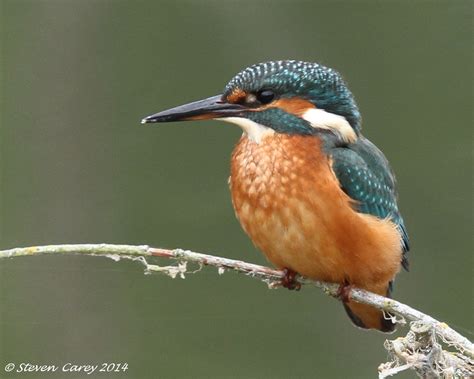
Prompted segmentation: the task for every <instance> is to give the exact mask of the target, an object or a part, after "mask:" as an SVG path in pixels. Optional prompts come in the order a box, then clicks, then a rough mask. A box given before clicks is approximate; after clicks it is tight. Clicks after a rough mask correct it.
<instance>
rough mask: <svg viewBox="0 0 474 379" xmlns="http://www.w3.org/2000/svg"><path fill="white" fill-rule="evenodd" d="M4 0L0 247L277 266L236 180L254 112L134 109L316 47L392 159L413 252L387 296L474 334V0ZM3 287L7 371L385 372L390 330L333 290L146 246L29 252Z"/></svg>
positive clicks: (164, 374) (174, 101) (216, 87)
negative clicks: (11, 366) (164, 120)
mask: <svg viewBox="0 0 474 379" xmlns="http://www.w3.org/2000/svg"><path fill="white" fill-rule="evenodd" d="M0 4H1V12H2V13H1V22H0V24H1V38H0V40H1V43H2V50H1V54H2V56H1V74H2V83H1V98H2V103H1V107H2V109H1V131H0V132H1V135H0V137H1V162H0V169H1V213H0V216H1V219H0V222H1V233H0V248H10V247H15V246H28V245H37V244H56V243H82V242H83V243H85V242H90V243H95V242H110V243H128V244H150V245H153V246H159V247H182V248H188V249H193V250H195V251H200V252H208V253H214V254H217V255H223V256H227V257H232V258H237V259H244V260H247V261H252V262H257V263H262V264H264V263H265V260H264V258H263V257H262V256H261V255H260V253H258V252H257V251H256V249H255V248H254V247H253V246H252V244H251V243H250V241H249V240H248V239H247V237H246V236H245V235H244V233H243V232H242V230H241V229H240V226H239V225H238V222H237V221H236V219H235V217H234V213H233V210H232V207H231V202H230V197H229V194H228V189H227V176H228V171H229V155H230V152H231V150H232V148H233V145H234V144H235V143H236V141H237V139H238V138H239V136H240V134H241V131H240V130H239V129H238V128H237V127H235V126H231V125H229V124H224V123H219V122H201V123H197V122H196V123H183V124H170V125H165V126H162V127H155V126H142V125H140V120H141V118H142V117H143V116H146V115H148V114H150V113H154V112H156V111H159V110H162V109H165V108H167V107H170V106H173V105H178V104H182V103H184V102H188V101H191V100H196V99H199V98H202V97H207V96H211V95H214V94H217V93H219V92H220V91H221V90H222V89H223V87H224V85H225V84H226V82H227V81H228V80H229V79H230V78H231V77H232V76H233V75H234V74H235V73H236V72H238V71H239V70H241V69H242V68H244V67H246V66H248V65H250V64H252V63H256V62H260V61H265V60H270V59H284V58H292V59H301V60H307V61H318V62H321V63H323V64H325V65H328V66H331V67H334V68H336V69H338V70H339V71H341V72H342V73H343V75H344V77H345V78H346V80H347V81H348V82H349V85H350V88H351V89H352V91H353V92H354V94H355V95H356V98H357V100H358V103H359V106H360V108H361V111H362V114H363V117H364V125H363V126H364V132H365V135H366V136H368V137H369V138H370V139H371V140H372V141H374V142H375V143H376V144H377V145H378V146H379V147H380V148H381V149H382V150H383V151H384V152H385V154H386V155H387V157H388V158H389V160H390V162H391V164H392V166H393V167H394V169H395V171H396V173H397V177H398V180H399V188H400V198H401V200H400V205H401V209H402V212H403V214H404V217H405V220H406V224H407V227H408V230H409V233H410V236H411V240H412V252H411V253H410V260H411V267H412V269H411V272H410V273H408V274H407V273H402V274H401V275H400V276H399V277H398V278H397V281H396V288H395V297H396V298H397V299H399V300H401V301H403V302H406V303H408V304H411V305H413V306H415V307H417V308H418V309H420V310H422V311H425V312H427V313H429V314H431V315H432V316H434V317H437V318H440V319H442V320H444V321H446V322H448V323H450V324H451V325H453V326H455V327H457V328H458V330H460V331H461V332H462V333H463V334H465V335H466V336H468V337H469V338H472V336H473V335H472V333H471V332H469V330H472V325H473V323H472V315H471V310H472V298H473V296H472V295H473V294H472V288H473V286H472V279H471V275H472V268H473V265H472V263H473V262H472V239H471V233H472V226H473V225H472V221H473V217H472V197H471V191H472V132H471V130H472V113H471V110H470V109H471V107H472V103H473V98H472V97H473V96H472V82H471V81H472V55H471V48H472V3H471V2H470V1H450V2H448V1H446V2H425V1H423V2H421V1H418V2H408V1H403V2H379V1H357V2H356V1H353V2H350V1H345V2H344V1H338V2H331V1H319V2H317V1H239V2H237V1H202V2H198V1H181V2H177V1H169V2H167V1H166V2H165V1H161V2H157V1H131V0H130V1H92V0H84V1H79V0H77V1H24V0H20V1H13V0H11V1H7V0H1V1H0ZM0 286H1V287H0V377H2V378H3V377H5V378H16V377H21V376H22V375H21V374H8V375H7V374H6V373H4V371H3V367H4V365H5V364H6V363H7V362H16V363H17V364H18V363H21V362H31V363H37V364H58V365H62V364H64V363H66V362H74V363H78V364H97V363H101V362H127V363H128V364H129V370H128V371H127V372H126V373H124V374H120V375H119V374H117V375H116V376H114V375H112V374H102V375H97V376H94V375H90V376H88V377H101V378H105V377H107V378H112V377H123V378H136V379H141V378H374V377H376V376H377V371H376V369H377V366H378V364H379V363H381V362H384V361H385V360H386V358H387V357H386V353H385V351H384V349H383V348H382V344H383V341H384V340H385V339H386V338H387V337H386V336H385V335H382V334H379V333H375V332H364V331H361V330H358V329H356V328H354V327H353V326H352V325H351V324H350V322H349V320H348V318H347V316H346V315H345V313H344V311H343V310H342V306H341V305H340V304H338V303H337V302H336V301H334V300H333V299H330V298H328V297H327V296H325V295H323V294H322V293H321V291H319V290H317V289H312V288H305V289H304V290H303V291H301V292H299V293H295V292H290V291H284V290H275V291H270V290H268V289H267V288H266V286H265V285H264V284H262V283H260V282H258V281H255V280H251V279H247V278H245V277H242V276H238V275H237V274H233V273H227V274H225V275H223V276H218V275H217V274H216V271H215V270H213V269H206V270H204V272H201V273H199V274H196V275H194V276H189V277H188V278H187V279H186V280H180V279H175V280H172V279H169V278H167V277H164V276H145V275H144V274H143V269H142V267H141V266H140V265H138V264H136V263H132V262H120V263H114V262H112V261H111V260H106V259H103V258H88V257H35V258H18V259H11V260H3V261H0ZM405 332H406V330H403V331H402V333H405ZM392 337H393V336H391V338H392ZM24 376H25V377H28V378H36V377H38V378H40V377H44V378H49V377H54V378H59V377H64V378H76V377H84V375H72V374H69V375H66V374H44V375H42V376H41V375H37V374H29V375H27V376H26V375H24ZM400 377H401V378H409V377H412V376H411V375H408V374H405V375H401V376H400Z"/></svg>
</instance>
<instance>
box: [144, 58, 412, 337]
mask: <svg viewBox="0 0 474 379" xmlns="http://www.w3.org/2000/svg"><path fill="white" fill-rule="evenodd" d="M211 119H212V120H222V121H226V122H230V123H233V124H236V125H238V126H239V127H240V128H241V129H242V130H243V134H242V137H241V138H240V140H239V141H238V143H237V145H236V146H235V148H234V150H233V152H232V155H231V165H230V166H231V167H230V171H231V174H230V178H229V187H230V191H231V196H232V204H233V206H234V210H235V213H236V216H237V218H238V220H239V222H240V224H241V225H242V228H243V229H244V231H245V232H246V233H247V234H248V236H249V237H250V239H251V240H252V242H253V243H254V245H255V246H256V247H257V248H258V249H259V250H260V251H262V252H263V253H264V255H265V256H266V258H267V259H268V260H269V261H270V262H271V263H272V264H273V265H274V266H276V267H277V268H279V269H282V270H284V272H285V276H284V278H283V279H282V284H283V286H285V287H287V288H289V289H298V288H299V283H298V282H297V276H296V275H297V274H299V275H302V276H304V277H307V278H311V279H315V280H321V281H327V282H333V283H339V284H340V287H339V289H340V297H341V299H342V303H343V305H344V308H345V310H346V312H347V314H348V315H349V318H350V319H351V320H352V322H353V323H354V324H355V325H356V326H358V327H361V328H365V329H376V330H379V331H382V332H392V331H393V330H394V329H395V323H394V321H393V317H392V316H391V315H389V314H384V313H383V312H381V311H379V310H377V309H375V308H373V307H371V306H369V305H364V304H359V303H356V302H354V301H352V300H351V299H350V290H351V288H352V287H358V288H362V289H365V290H368V291H371V292H373V293H376V294H379V295H382V296H387V297H390V295H391V292H392V283H393V281H394V278H395V276H396V275H397V273H398V272H399V271H400V268H401V267H403V268H405V269H406V270H407V271H408V260H407V252H408V250H409V241H408V235H407V231H406V228H405V226H404V222H403V219H402V216H401V214H400V211H399V209H398V205H397V198H398V195H397V190H396V182H395V176H394V173H393V171H392V170H391V168H390V166H389V163H388V161H387V159H386V158H385V156H384V155H383V153H382V152H381V151H380V150H379V149H378V148H377V147H376V146H375V145H374V144H373V143H372V142H370V141H369V140H368V139H366V138H365V137H364V136H363V135H362V134H361V115H360V112H359V109H358V107H357V104H356V102H355V99H354V96H353V94H352V93H351V91H350V90H349V89H348V86H347V84H346V83H345V81H344V80H343V78H342V77H341V75H340V74H339V73H338V72H337V71H335V70H334V69H331V68H328V67H325V66H323V65H321V64H317V63H310V62H302V61H295V60H281V61H269V62H264V63H259V64H255V65H252V66H250V67H247V68H245V69H244V70H242V71H241V72H239V73H238V74H237V75H236V76H234V78H232V79H231V80H230V82H229V83H228V84H227V85H226V86H225V89H224V91H223V92H222V94H219V95H217V96H212V97H209V98H206V99H204V100H199V101H195V102H192V103H188V104H185V105H181V106H178V107H175V108H172V109H168V110H165V111H162V112H159V113H156V114H153V115H151V116H148V117H146V118H144V119H143V120H142V123H161V122H172V121H187V120H211Z"/></svg>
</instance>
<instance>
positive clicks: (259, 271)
mask: <svg viewBox="0 0 474 379" xmlns="http://www.w3.org/2000/svg"><path fill="white" fill-rule="evenodd" d="M45 254H80V255H92V256H105V257H108V258H111V259H114V260H116V261H117V260H120V259H132V260H137V261H140V262H141V263H143V264H144V265H145V267H146V271H147V272H162V273H165V274H167V275H169V276H172V277H176V276H177V275H180V276H181V277H183V278H184V274H186V273H190V271H188V269H187V267H186V263H187V262H193V263H197V264H198V265H199V266H205V265H207V266H214V267H217V268H218V269H219V273H223V272H224V271H225V270H227V269H229V270H233V271H237V272H241V273H244V274H247V276H251V277H254V278H257V279H260V280H262V281H264V282H266V283H267V284H268V285H269V286H270V287H272V288H273V287H278V286H279V285H280V282H281V279H282V278H283V276H284V273H283V272H282V271H280V270H275V269H271V268H269V267H265V266H260V265H256V264H252V263H247V262H243V261H239V260H234V259H228V258H223V257H218V256H214V255H208V254H201V253H196V252H193V251H189V250H181V249H173V250H170V249H160V248H153V247H149V246H146V245H141V246H132V245H111V244H77V245H49V246H32V247H25V248H14V249H10V250H3V251H0V259H1V258H11V257H20V256H31V255H45ZM151 257H159V258H168V259H173V260H175V261H177V262H178V265H177V266H176V265H174V266H164V267H163V266H158V265H155V264H150V263H148V262H147V260H146V259H147V258H151ZM298 281H299V282H300V283H301V284H311V285H314V286H316V287H319V288H321V289H322V290H323V291H324V292H325V293H327V294H328V295H330V296H333V297H337V293H338V289H339V285H338V284H335V283H325V282H320V281H315V280H310V279H307V278H303V277H299V278H298ZM350 296H351V299H352V300H354V301H356V302H358V303H362V304H368V305H371V306H373V307H375V308H377V309H380V310H383V311H385V312H387V313H390V314H395V315H397V316H399V317H401V318H402V320H403V319H408V320H410V321H420V322H422V324H425V325H429V327H430V328H431V330H433V331H434V333H435V335H436V336H438V337H439V338H440V339H441V340H442V341H443V342H444V343H446V344H447V345H448V346H452V347H454V348H455V349H457V350H458V351H459V353H460V354H462V355H463V356H465V357H466V359H467V361H468V362H469V363H470V364H471V366H472V360H473V359H474V345H473V344H472V343H471V342H470V341H469V340H468V339H467V338H465V337H464V336H462V335H460V334H459V333H457V332H456V331H455V330H453V329H452V328H450V327H449V326H448V325H447V324H446V323H444V322H440V321H438V320H436V319H434V318H433V317H431V316H429V315H427V314H424V313H422V312H420V311H418V310H416V309H414V308H411V307H409V306H408V305H405V304H403V303H400V302H398V301H396V300H393V299H389V298H386V297H383V296H379V295H376V294H374V293H371V292H368V291H365V290H361V289H357V288H354V289H352V290H351V293H350ZM402 320H400V319H398V320H396V321H397V322H401V321H402ZM404 364H405V365H406V363H404ZM406 367H407V368H409V367H410V365H406ZM471 368H472V367H471ZM387 369H388V368H387ZM399 369H400V366H399ZM390 370H391V372H393V373H395V372H398V369H395V368H393V367H391V368H390ZM469 370H470V369H469ZM470 372H472V371H470Z"/></svg>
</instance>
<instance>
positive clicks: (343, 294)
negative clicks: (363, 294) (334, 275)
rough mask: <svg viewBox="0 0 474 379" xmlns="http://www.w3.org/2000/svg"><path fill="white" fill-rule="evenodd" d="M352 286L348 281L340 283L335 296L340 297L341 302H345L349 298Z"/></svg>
mask: <svg viewBox="0 0 474 379" xmlns="http://www.w3.org/2000/svg"><path fill="white" fill-rule="evenodd" d="M352 288H354V286H353V285H352V284H348V283H341V285H340V286H339V288H338V290H337V294H336V296H337V297H338V298H339V299H341V301H342V302H344V303H347V302H349V300H350V299H351V291H352Z"/></svg>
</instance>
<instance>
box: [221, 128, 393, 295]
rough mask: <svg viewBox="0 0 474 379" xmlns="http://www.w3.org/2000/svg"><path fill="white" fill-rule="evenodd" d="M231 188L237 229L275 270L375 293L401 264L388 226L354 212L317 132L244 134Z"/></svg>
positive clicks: (235, 154)
mask: <svg viewBox="0 0 474 379" xmlns="http://www.w3.org/2000/svg"><path fill="white" fill-rule="evenodd" d="M230 187H231V193H232V202H233V205H234V208H235V211H236V214H237V217H238V219H239V221H240V223H241V224H242V227H243V229H244V230H245V232H246V233H247V234H248V235H249V236H250V238H251V239H252V241H253V242H254V244H255V245H256V246H257V247H258V248H259V249H260V250H261V251H262V252H263V253H264V254H265V255H266V257H267V258H268V259H269V260H270V261H271V262H272V263H273V264H274V265H276V266H277V267H279V268H284V267H286V268H290V269H292V270H294V271H296V272H298V273H300V274H302V275H304V276H307V277H309V278H313V279H318V280H324V281H330V282H338V283H342V282H345V281H348V282H349V283H351V284H355V285H356V286H359V287H361V288H366V289H368V290H372V291H374V292H378V293H381V292H384V291H386V288H387V283H388V281H390V280H392V279H393V278H394V276H395V275H396V273H397V272H398V270H399V268H400V260H401V247H400V235H399V233H398V231H397V229H396V228H395V225H394V224H393V223H392V222H390V221H389V220H381V219H378V218H376V217H373V216H370V215H364V214H360V213H357V212H356V211H354V208H353V201H352V200H351V199H350V198H349V197H348V196H347V195H346V194H345V193H344V192H343V191H342V190H341V188H340V187H339V184H338V181H337V179H336V177H335V175H334V173H333V171H332V169H331V162H330V160H329V159H328V157H327V156H326V155H325V154H324V153H323V152H322V150H321V142H320V140H319V139H318V138H317V137H313V136H297V135H284V134H277V133H275V134H271V135H268V136H266V137H264V138H263V139H262V140H261V141H260V143H259V144H257V143H255V142H253V141H251V140H249V139H248V138H247V137H245V136H243V137H242V138H241V140H240V141H239V143H238V144H237V146H236V148H235V149H234V152H233V153H232V164H231V178H230ZM381 294H383V295H384V294H385V293H381Z"/></svg>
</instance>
